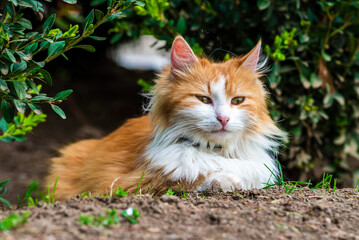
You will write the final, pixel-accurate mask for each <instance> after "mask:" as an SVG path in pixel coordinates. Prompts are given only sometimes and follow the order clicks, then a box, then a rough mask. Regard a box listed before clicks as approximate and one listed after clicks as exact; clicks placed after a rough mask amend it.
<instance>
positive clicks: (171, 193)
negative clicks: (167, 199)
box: [164, 188, 176, 196]
mask: <svg viewBox="0 0 359 240" xmlns="http://www.w3.org/2000/svg"><path fill="white" fill-rule="evenodd" d="M164 195H166V196H176V193H175V192H174V191H172V189H171V188H169V189H168V190H167V192H166V193H165V194H164Z"/></svg>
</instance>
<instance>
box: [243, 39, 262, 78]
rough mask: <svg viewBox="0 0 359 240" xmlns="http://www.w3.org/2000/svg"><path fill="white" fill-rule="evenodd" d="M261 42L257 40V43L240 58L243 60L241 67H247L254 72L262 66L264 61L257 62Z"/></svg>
mask: <svg viewBox="0 0 359 240" xmlns="http://www.w3.org/2000/svg"><path fill="white" fill-rule="evenodd" d="M261 45H262V42H261V40H259V42H258V43H257V45H256V46H255V47H254V48H253V49H252V50H251V51H250V52H249V53H248V54H247V55H245V56H244V57H243V58H242V59H241V60H242V61H243V63H242V65H241V67H243V68H246V69H249V70H251V71H254V72H258V71H260V70H261V68H262V67H263V65H264V63H259V58H260V53H261Z"/></svg>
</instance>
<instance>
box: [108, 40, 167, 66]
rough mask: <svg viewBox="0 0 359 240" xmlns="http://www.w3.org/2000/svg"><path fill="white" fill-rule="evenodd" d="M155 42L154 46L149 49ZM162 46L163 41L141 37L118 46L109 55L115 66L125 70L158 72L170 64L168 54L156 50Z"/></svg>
mask: <svg viewBox="0 0 359 240" xmlns="http://www.w3.org/2000/svg"><path fill="white" fill-rule="evenodd" d="M156 41H158V43H157V44H156V46H154V47H151V45H152V44H154V43H155V42H156ZM164 45H165V41H159V40H157V39H155V38H154V37H152V36H141V37H140V39H138V40H135V41H132V42H128V43H124V44H121V45H119V46H118V47H117V48H116V49H115V50H114V51H111V53H110V55H111V58H112V59H114V60H115V61H116V63H117V64H119V65H121V66H122V67H125V68H127V69H137V70H155V71H160V70H162V67H164V66H166V65H168V64H169V63H170V52H169V51H165V50H157V48H159V47H161V46H164Z"/></svg>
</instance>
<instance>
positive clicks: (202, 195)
mask: <svg viewBox="0 0 359 240" xmlns="http://www.w3.org/2000/svg"><path fill="white" fill-rule="evenodd" d="M198 197H200V198H202V199H205V198H206V196H205V195H204V194H203V193H198Z"/></svg>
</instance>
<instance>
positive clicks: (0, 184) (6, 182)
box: [0, 179, 10, 188]
mask: <svg viewBox="0 0 359 240" xmlns="http://www.w3.org/2000/svg"><path fill="white" fill-rule="evenodd" d="M9 182H10V179H6V180H4V181H3V182H0V188H2V187H5V186H6V184H8V183H9Z"/></svg>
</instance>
